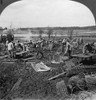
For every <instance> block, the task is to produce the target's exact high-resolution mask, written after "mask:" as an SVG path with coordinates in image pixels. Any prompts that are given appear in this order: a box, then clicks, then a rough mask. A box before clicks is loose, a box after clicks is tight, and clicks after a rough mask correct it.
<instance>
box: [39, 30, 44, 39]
mask: <svg viewBox="0 0 96 100" xmlns="http://www.w3.org/2000/svg"><path fill="white" fill-rule="evenodd" d="M43 33H44V31H43V30H41V29H40V30H39V38H40V39H42V34H43Z"/></svg>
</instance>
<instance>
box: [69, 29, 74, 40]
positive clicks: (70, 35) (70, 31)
mask: <svg viewBox="0 0 96 100" xmlns="http://www.w3.org/2000/svg"><path fill="white" fill-rule="evenodd" d="M72 37H73V30H68V38H69V39H70V40H72Z"/></svg>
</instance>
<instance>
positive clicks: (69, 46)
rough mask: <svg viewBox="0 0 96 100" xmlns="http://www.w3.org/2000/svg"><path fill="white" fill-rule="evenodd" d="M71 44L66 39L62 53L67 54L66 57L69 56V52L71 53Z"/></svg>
mask: <svg viewBox="0 0 96 100" xmlns="http://www.w3.org/2000/svg"><path fill="white" fill-rule="evenodd" d="M72 47H73V46H72V45H71V44H70V42H69V41H68V40H67V41H66V47H65V53H64V55H66V54H68V57H69V58H71V53H72Z"/></svg>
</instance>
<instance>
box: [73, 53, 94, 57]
mask: <svg viewBox="0 0 96 100" xmlns="http://www.w3.org/2000/svg"><path fill="white" fill-rule="evenodd" d="M93 56H96V54H88V55H84V54H77V55H72V57H77V58H90V57H93Z"/></svg>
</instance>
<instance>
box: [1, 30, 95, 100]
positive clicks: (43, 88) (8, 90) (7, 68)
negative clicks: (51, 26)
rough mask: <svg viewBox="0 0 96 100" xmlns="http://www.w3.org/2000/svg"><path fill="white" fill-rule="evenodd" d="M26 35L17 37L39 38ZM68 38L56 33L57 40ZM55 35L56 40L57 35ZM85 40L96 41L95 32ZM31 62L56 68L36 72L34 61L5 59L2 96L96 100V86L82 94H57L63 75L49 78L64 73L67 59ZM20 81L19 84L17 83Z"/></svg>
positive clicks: (27, 99)
mask: <svg viewBox="0 0 96 100" xmlns="http://www.w3.org/2000/svg"><path fill="white" fill-rule="evenodd" d="M80 32H81V31H80ZM22 36H23V37H19V35H18V36H16V37H15V40H18V39H20V40H21V41H22V42H23V41H25V40H26V39H25V37H26V36H27V40H29V38H30V39H35V38H36V39H38V36H37V37H35V38H34V37H31V36H29V37H28V35H23V34H22ZM64 37H65V36H64ZM64 37H63V36H62V37H61V36H59V37H58V36H56V37H55V40H59V39H61V38H64ZM45 38H47V37H45ZM51 38H52V39H53V37H51ZM36 39H35V40H36ZM83 39H84V42H93V41H94V42H96V37H91V35H90V37H88V36H87V37H83ZM77 51H78V50H77ZM61 56H62V55H59V56H57V58H60V57H61ZM57 58H55V59H57ZM51 60H52V59H51ZM31 62H35V63H40V62H43V63H44V64H45V65H47V66H48V67H51V68H52V69H53V70H51V71H47V72H36V71H35V70H34V69H33V67H32V66H31V64H30V62H24V61H22V60H16V62H6V61H5V62H2V60H0V89H1V90H2V91H0V98H2V97H6V96H7V95H8V96H10V97H11V98H13V100H14V99H15V100H90V98H91V100H95V99H94V98H96V96H95V95H96V90H95V89H96V86H94V87H93V88H94V89H93V88H92V87H91V89H89V91H87V92H85V91H81V92H80V91H79V93H76V94H72V95H70V96H68V97H67V98H66V99H65V98H63V97H62V96H60V95H58V94H57V89H56V83H57V82H59V81H62V79H61V78H60V79H57V80H52V81H48V79H49V78H51V77H52V76H55V75H57V74H60V73H61V72H62V71H63V69H64V66H65V62H62V63H59V64H52V63H51V61H49V60H48V59H45V58H43V59H40V60H38V59H36V58H35V59H33V60H31ZM16 82H17V84H16V86H14V84H15V83H16ZM13 86H14V88H13ZM82 95H83V96H82Z"/></svg>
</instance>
